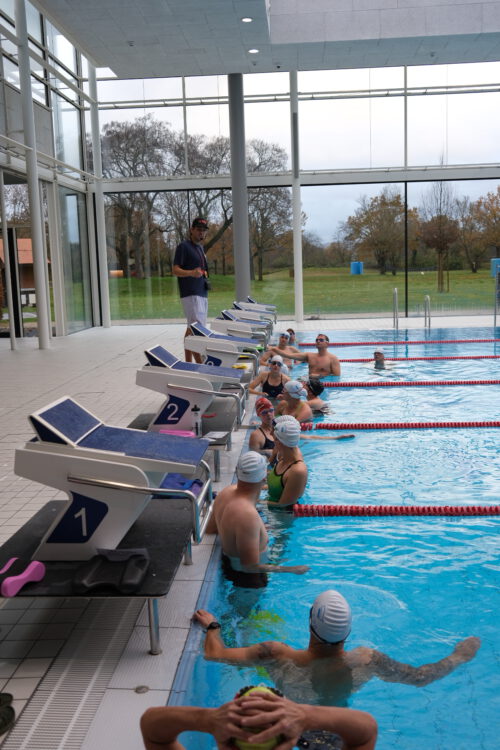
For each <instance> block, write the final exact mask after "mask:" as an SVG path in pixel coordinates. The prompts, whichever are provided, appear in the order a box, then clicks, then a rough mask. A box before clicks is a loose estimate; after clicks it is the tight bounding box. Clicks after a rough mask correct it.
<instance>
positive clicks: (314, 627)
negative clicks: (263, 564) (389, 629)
mask: <svg viewBox="0 0 500 750" xmlns="http://www.w3.org/2000/svg"><path fill="white" fill-rule="evenodd" d="M194 617H195V619H196V620H197V621H198V622H199V623H200V624H201V625H203V627H204V628H209V627H210V623H211V622H214V621H216V618H215V617H214V615H212V614H211V613H210V612H207V611H206V610H203V609H199V610H198V611H197V612H195V615H194ZM351 622H352V615H351V608H350V606H349V604H348V602H347V601H346V600H345V599H344V597H343V596H342V594H340V593H339V592H338V591H334V590H333V589H330V590H329V591H323V592H322V593H321V594H320V595H319V596H317V597H316V599H315V600H314V602H313V605H312V607H311V610H310V615H309V645H308V646H307V648H304V649H297V648H292V647H291V646H287V645H286V644H285V643H279V642H277V641H266V642H264V643H256V644H254V645H252V646H246V647H242V648H228V647H226V645H225V644H224V642H223V640H222V638H221V637H220V632H219V630H207V635H206V638H205V658H206V659H210V660H213V661H224V662H228V663H230V664H247V665H253V666H257V665H259V666H260V665H264V664H265V666H266V669H267V671H268V673H269V675H270V676H271V679H272V680H273V681H274V682H275V683H276V685H277V686H278V687H279V688H280V690H282V691H284V692H286V693H287V695H289V696H290V697H291V698H293V699H294V700H300V701H305V702H308V703H309V702H310V703H327V704H330V705H346V702H347V700H348V698H349V696H350V695H351V693H353V692H355V691H357V690H359V689H360V688H361V687H362V686H363V685H364V684H365V683H366V682H368V681H369V680H370V679H371V678H372V677H378V678H379V679H380V680H384V681H385V682H399V683H402V684H404V685H414V686H415V687H424V686H425V685H429V684H430V683H431V682H434V681H435V680H440V679H441V678H442V677H446V675H448V674H450V672H453V670H454V669H456V668H457V667H458V666H460V664H464V663H465V662H468V661H470V660H471V659H473V658H474V656H475V655H476V653H477V651H478V649H479V647H480V645H481V641H480V640H479V638H475V637H474V636H470V637H469V638H466V639H465V640H463V641H460V642H459V643H457V645H456V646H455V648H454V649H453V651H452V652H451V653H450V654H449V655H448V656H445V657H444V658H443V659H440V660H439V661H437V662H434V663H431V664H423V665H422V666H420V667H412V666H411V665H410V664H404V663H402V662H399V661H396V660H395V659H391V657H390V656H387V655H386V654H383V653H382V652H380V651H377V650H376V649H374V648H368V647H365V646H360V647H358V648H354V649H352V650H351V651H346V650H345V648H344V646H345V640H346V638H347V636H348V635H349V633H350V632H351ZM294 696H295V697H294Z"/></svg>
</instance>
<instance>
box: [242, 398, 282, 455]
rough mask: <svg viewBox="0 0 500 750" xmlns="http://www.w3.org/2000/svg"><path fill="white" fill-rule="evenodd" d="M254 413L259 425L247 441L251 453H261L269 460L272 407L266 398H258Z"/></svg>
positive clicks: (271, 434) (272, 432) (271, 440)
mask: <svg viewBox="0 0 500 750" xmlns="http://www.w3.org/2000/svg"><path fill="white" fill-rule="evenodd" d="M255 411H256V413H257V416H258V417H260V425H259V426H258V427H257V429H255V430H254V431H253V432H252V433H250V439H249V441H248V447H249V448H250V450H251V451H257V453H262V455H263V456H267V458H269V457H270V456H271V454H272V452H273V450H274V446H275V442H274V425H273V421H274V406H273V405H272V403H271V402H270V401H269V399H267V398H258V399H257V401H256V402H255Z"/></svg>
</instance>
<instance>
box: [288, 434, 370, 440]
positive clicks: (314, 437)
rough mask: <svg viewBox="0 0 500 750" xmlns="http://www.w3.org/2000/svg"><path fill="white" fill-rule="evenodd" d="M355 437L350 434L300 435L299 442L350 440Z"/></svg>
mask: <svg viewBox="0 0 500 750" xmlns="http://www.w3.org/2000/svg"><path fill="white" fill-rule="evenodd" d="M353 437H356V435H353V434H352V433H348V434H346V435H301V436H300V439H301V440H349V439H350V438H353Z"/></svg>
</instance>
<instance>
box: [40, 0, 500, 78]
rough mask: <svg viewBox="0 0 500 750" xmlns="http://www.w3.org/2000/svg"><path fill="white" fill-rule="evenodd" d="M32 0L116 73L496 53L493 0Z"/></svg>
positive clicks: (242, 69) (499, 55) (449, 59)
mask: <svg viewBox="0 0 500 750" xmlns="http://www.w3.org/2000/svg"><path fill="white" fill-rule="evenodd" d="M34 2H35V4H36V5H37V6H38V7H39V8H40V9H41V10H42V11H43V12H44V13H45V14H46V15H47V16H48V17H49V18H50V19H51V20H52V21H53V22H54V23H55V25H57V26H58V27H59V28H61V30H62V31H64V33H65V34H66V35H67V36H68V37H69V38H70V39H71V40H72V41H73V42H74V43H75V44H76V45H77V46H78V47H79V48H80V49H81V50H82V51H83V52H84V53H86V55H87V56H88V57H89V59H91V60H92V61H93V62H94V63H95V64H96V65H97V66H98V67H108V68H111V70H113V72H114V73H115V74H116V75H117V76H118V77H119V78H150V77H173V76H181V75H185V76H193V75H213V74H228V73H249V72H250V73H251V72H261V73H263V72H270V71H275V70H277V69H280V70H283V71H288V70H329V69H335V68H360V67H384V66H397V65H405V64H407V65H428V64H442V63H456V62H484V61H493V60H500V1H495V0H490V1H489V2H483V1H482V0H34ZM245 16H249V17H251V18H252V19H253V21H252V23H242V21H241V19H242V18H243V17H245ZM252 48H255V49H258V50H259V52H258V53H257V54H251V53H249V49H252Z"/></svg>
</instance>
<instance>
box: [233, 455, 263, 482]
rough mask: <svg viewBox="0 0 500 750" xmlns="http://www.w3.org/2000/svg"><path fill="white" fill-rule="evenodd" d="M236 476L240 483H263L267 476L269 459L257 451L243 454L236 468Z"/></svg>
mask: <svg viewBox="0 0 500 750" xmlns="http://www.w3.org/2000/svg"><path fill="white" fill-rule="evenodd" d="M236 476H237V477H238V479H239V480H240V482H249V483H250V484H257V482H262V480H263V479H265V478H266V476H267V459H266V458H264V456H262V455H261V454H260V453H257V452H256V451H248V453H243V454H242V455H241V456H240V458H239V461H238V464H237V466H236Z"/></svg>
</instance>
